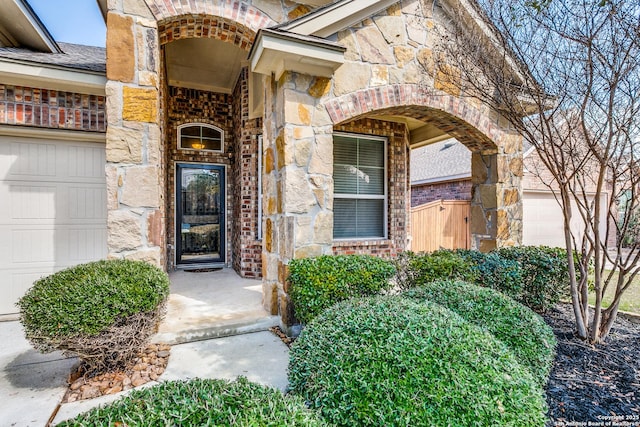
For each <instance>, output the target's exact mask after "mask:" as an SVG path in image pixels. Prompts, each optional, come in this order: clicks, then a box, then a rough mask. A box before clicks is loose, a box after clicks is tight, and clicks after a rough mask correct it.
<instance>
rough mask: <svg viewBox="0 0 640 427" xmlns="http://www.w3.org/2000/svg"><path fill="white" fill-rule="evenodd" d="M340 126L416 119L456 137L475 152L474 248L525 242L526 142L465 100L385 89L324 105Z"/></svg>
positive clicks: (415, 89)
mask: <svg viewBox="0 0 640 427" xmlns="http://www.w3.org/2000/svg"><path fill="white" fill-rule="evenodd" d="M324 105H325V107H326V109H327V112H328V113H329V116H330V117H331V120H332V121H333V123H334V125H338V124H342V123H345V122H350V121H353V120H358V119H361V118H363V117H376V116H384V117H389V116H397V117H411V118H414V119H418V120H420V121H422V122H425V123H429V124H432V125H434V126H435V127H437V128H439V129H440V130H442V131H443V132H445V133H447V134H449V135H451V136H453V137H455V138H456V139H457V140H459V141H460V142H462V143H463V144H464V145H465V146H467V148H469V150H471V151H472V153H473V155H472V165H471V169H472V185H473V187H472V202H471V219H470V221H471V224H470V229H471V238H472V239H471V242H472V247H473V248H475V249H479V250H482V251H488V250H491V249H494V248H496V247H501V246H511V245H514V244H520V243H521V242H522V204H521V190H520V179H521V177H522V148H521V137H520V136H518V135H517V134H514V133H511V132H508V131H507V130H506V129H504V128H502V127H500V126H499V125H498V123H499V118H498V117H497V115H496V116H495V117H493V120H492V117H487V115H486V114H484V113H483V112H481V111H480V110H478V109H477V108H475V107H474V106H472V105H470V104H469V103H467V102H465V101H464V100H462V99H460V98H457V97H453V96H450V95H446V94H444V93H433V91H431V92H429V91H426V90H424V89H423V88H421V87H420V86H418V85H413V84H398V85H387V86H379V87H373V88H368V89H363V90H359V91H356V92H354V93H351V94H347V95H343V96H340V97H337V98H333V99H331V100H328V101H326V102H325V103H324Z"/></svg>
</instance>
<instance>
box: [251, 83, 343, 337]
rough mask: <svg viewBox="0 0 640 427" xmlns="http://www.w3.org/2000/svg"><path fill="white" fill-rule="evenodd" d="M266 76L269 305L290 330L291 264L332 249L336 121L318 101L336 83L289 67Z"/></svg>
mask: <svg viewBox="0 0 640 427" xmlns="http://www.w3.org/2000/svg"><path fill="white" fill-rule="evenodd" d="M267 81H268V84H267V85H266V87H267V89H266V92H267V96H266V102H265V110H266V111H265V120H264V137H263V156H264V157H263V158H264V163H263V164H264V170H263V194H264V200H263V209H264V237H263V295H264V306H265V308H266V309H267V310H270V311H271V313H272V314H280V316H281V318H282V323H283V325H284V326H285V327H290V326H292V325H294V324H295V323H296V320H295V318H294V315H293V308H292V306H291V303H290V300H289V297H288V295H287V293H288V290H289V289H288V288H287V280H286V279H287V276H288V268H287V265H288V263H289V261H290V260H291V259H294V258H306V257H313V256H319V255H323V254H331V253H332V243H333V136H332V134H333V125H332V122H331V120H330V119H329V116H328V114H327V113H326V110H325V108H324V107H323V106H322V105H320V103H319V99H320V98H321V97H322V96H324V95H326V94H327V92H328V91H329V88H330V80H329V79H326V78H320V77H312V76H308V75H302V74H296V73H291V72H286V73H285V74H283V76H282V77H281V78H280V79H279V80H278V81H275V80H274V79H272V78H267ZM290 332H291V331H290Z"/></svg>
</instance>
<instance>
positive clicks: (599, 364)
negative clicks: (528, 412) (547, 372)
mask: <svg viewBox="0 0 640 427" xmlns="http://www.w3.org/2000/svg"><path fill="white" fill-rule="evenodd" d="M543 317H544V319H545V321H546V322H547V323H548V324H549V325H550V326H551V327H552V328H553V331H554V333H555V335H556V338H557V339H558V353H557V356H556V360H555V362H554V365H553V369H552V371H551V376H550V378H549V383H548V386H547V403H548V405H549V419H550V421H549V422H548V423H547V425H548V426H559V425H579V424H573V423H571V422H577V423H585V424H584V425H589V424H588V423H589V422H592V423H597V424H591V425H612V426H630V427H638V426H640V325H639V324H636V323H632V322H630V321H628V320H626V319H624V318H622V317H620V316H619V317H618V319H617V321H616V324H615V325H614V327H613V328H612V330H611V333H610V334H609V337H608V338H607V340H606V342H605V343H604V344H601V345H598V346H596V347H592V346H590V345H589V344H587V343H585V342H584V341H582V340H580V339H578V338H576V337H575V333H574V330H575V328H574V320H573V311H572V309H571V306H570V305H568V304H567V305H564V304H563V305H558V306H557V307H555V308H554V309H552V310H550V311H549V312H548V313H547V314H545V315H544V316H543ZM600 423H603V424H600ZM607 423H609V424H607Z"/></svg>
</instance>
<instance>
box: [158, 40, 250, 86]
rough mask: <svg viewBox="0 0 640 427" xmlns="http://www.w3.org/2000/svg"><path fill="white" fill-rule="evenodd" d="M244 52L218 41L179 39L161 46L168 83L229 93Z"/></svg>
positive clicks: (233, 84) (238, 71) (244, 58)
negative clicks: (163, 52)
mask: <svg viewBox="0 0 640 427" xmlns="http://www.w3.org/2000/svg"><path fill="white" fill-rule="evenodd" d="M246 57H247V52H246V51H244V50H242V49H240V48H238V47H236V46H234V45H233V44H231V43H226V42H223V41H220V40H213V39H199V38H194V39H181V40H177V41H174V42H171V43H169V44H167V45H166V46H165V63H166V67H167V78H168V81H169V85H171V86H178V87H187V88H191V89H200V90H207V91H211V92H221V93H231V92H232V91H233V88H234V86H235V84H236V81H237V80H238V76H239V75H240V70H241V68H242V62H243V61H244V60H246Z"/></svg>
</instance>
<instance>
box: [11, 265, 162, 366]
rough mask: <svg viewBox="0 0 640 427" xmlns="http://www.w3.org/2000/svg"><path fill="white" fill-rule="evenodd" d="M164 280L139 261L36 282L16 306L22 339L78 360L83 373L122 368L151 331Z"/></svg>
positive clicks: (77, 270)
mask: <svg viewBox="0 0 640 427" xmlns="http://www.w3.org/2000/svg"><path fill="white" fill-rule="evenodd" d="M168 294H169V278H168V277H167V274H166V273H164V272H163V271H162V270H160V269H159V268H157V267H154V266H152V265H149V264H147V263H144V262H142V261H129V260H109V261H96V262H91V263H87V264H81V265H78V266H75V267H71V268H68V269H66V270H62V271H59V272H57V273H55V274H52V275H50V276H47V277H44V278H42V279H40V280H38V281H36V282H35V283H34V285H33V287H32V288H30V289H29V290H28V291H27V293H26V294H25V295H24V296H23V297H22V298H21V299H20V300H19V301H18V307H19V308H20V321H21V322H22V325H23V327H24V330H25V334H26V337H27V339H28V340H29V341H30V342H31V344H32V345H33V346H34V347H35V348H36V349H38V350H40V351H42V352H48V351H52V350H62V351H63V352H65V353H66V354H71V355H79V357H80V358H81V359H82V360H83V361H84V362H85V364H86V366H85V368H86V370H87V372H94V371H106V370H111V369H116V368H120V367H123V366H124V365H126V364H127V363H129V362H130V361H132V360H133V358H135V356H136V354H137V352H138V351H140V350H141V349H142V347H143V346H144V344H145V343H146V342H147V341H148V339H149V337H150V335H151V334H152V333H153V332H154V331H155V329H156V327H157V324H158V321H159V320H160V318H161V316H162V314H163V313H164V302H165V301H166V298H167V296H168Z"/></svg>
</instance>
